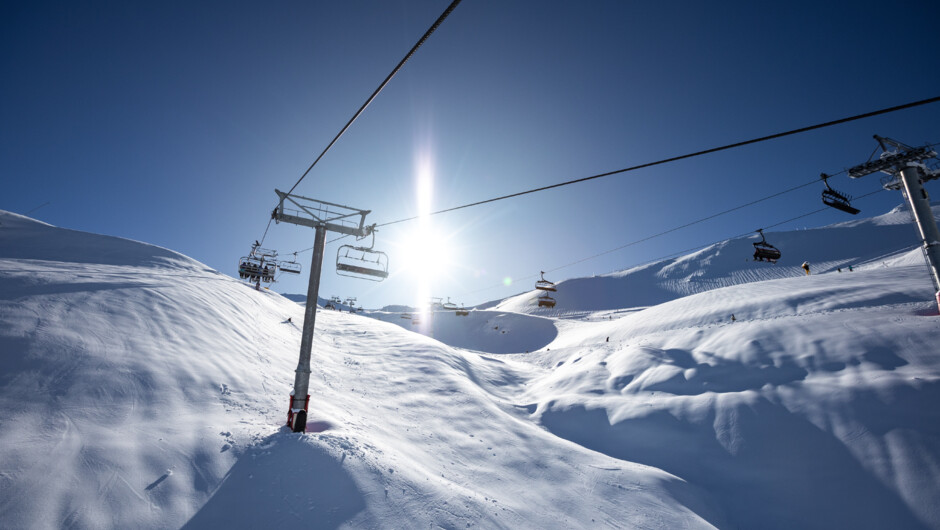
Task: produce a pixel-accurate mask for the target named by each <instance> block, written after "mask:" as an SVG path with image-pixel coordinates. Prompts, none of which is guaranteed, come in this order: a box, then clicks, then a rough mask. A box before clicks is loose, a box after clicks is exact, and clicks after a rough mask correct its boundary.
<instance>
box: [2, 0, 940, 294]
mask: <svg viewBox="0 0 940 530" xmlns="http://www.w3.org/2000/svg"><path fill="white" fill-rule="evenodd" d="M448 3H449V2H447V1H446V0H441V1H437V0H435V1H423V0H422V1H418V0H402V1H391V0H385V1H382V2H332V3H323V2H266V3H257V2H152V3H142V2H93V3H74V2H62V3H45V2H28V3H19V4H12V3H5V4H4V5H3V7H2V10H3V11H2V14H0V68H2V71H3V72H4V75H3V79H2V81H0V96H2V97H0V175H2V178H3V182H4V193H3V194H2V195H0V198H2V199H0V208H2V209H5V210H10V211H14V212H17V213H24V214H25V213H27V212H30V211H32V213H31V214H30V215H31V216H33V217H36V218H38V219H40V220H43V221H46V222H49V223H52V224H55V225H58V226H63V227H67V228H74V229H79V230H86V231H91V232H97V233H103V234H110V235H117V236H122V237H127V238H131V239H136V240H140V241H146V242H149V243H154V244H157V245H161V246H165V247H168V248H172V249H174V250H177V251H180V252H183V253H185V254H187V255H189V256H192V257H194V258H196V259H198V260H200V261H202V262H204V263H206V264H208V265H210V266H212V267H214V268H216V269H219V270H220V271H222V272H225V273H227V274H231V275H235V266H236V263H237V260H238V258H239V257H240V256H242V255H244V254H245V253H246V252H247V251H248V250H249V246H250V244H251V242H253V241H254V240H256V239H259V238H261V236H262V234H263V233H264V230H265V226H266V224H267V220H268V215H269V212H270V210H271V209H272V208H273V207H274V206H275V205H276V202H277V199H276V196H275V194H274V189H275V188H279V189H282V190H287V189H289V188H290V187H291V186H292V185H293V184H294V182H296V181H297V179H298V178H299V177H300V175H301V174H302V173H303V172H304V170H305V169H306V168H307V167H308V166H309V165H310V164H311V163H312V162H313V160H314V159H315V158H316V157H317V155H319V154H320V152H321V151H322V150H323V149H324V148H325V147H326V145H327V144H328V143H329V141H330V140H331V139H332V138H333V137H334V136H335V135H336V133H337V132H339V130H340V129H341V128H342V126H343V125H344V124H345V123H346V121H347V120H348V119H349V118H350V117H351V116H352V115H353V113H354V112H355V111H356V109H358V108H359V106H360V105H361V104H362V103H363V102H364V101H365V100H366V98H367V97H368V96H369V94H371V93H372V91H373V90H374V89H375V88H376V87H377V86H378V84H379V82H380V81H381V80H382V79H384V78H385V76H386V75H387V74H388V73H389V72H390V71H391V69H392V68H393V67H394V65H395V64H397V63H398V61H399V60H400V59H401V58H402V57H403V56H404V54H405V53H406V52H407V50H408V49H409V48H410V47H411V46H412V45H413V44H414V43H415V42H416V41H417V39H418V37H420V36H421V34H422V33H424V31H425V30H426V29H427V28H428V27H429V26H430V24H431V23H432V22H433V21H434V20H435V19H436V18H437V17H438V15H439V14H440V13H441V12H442V11H443V10H444V8H445V7H446V6H447V4H448ZM937 20H940V4H938V3H937V2H931V1H912V2H893V3H891V4H890V5H889V4H884V3H875V2H850V3H843V2H838V3H837V2H824V3H818V2H786V3H763V2H723V3H720V4H718V3H703V2H620V1H591V2H560V1H559V2H556V1H547V2H504V1H495V0H494V1H488V0H465V1H464V2H463V3H461V5H460V6H458V7H457V9H456V10H455V11H454V12H453V14H452V15H451V16H450V18H448V19H447V20H446V21H445V22H444V24H443V25H442V26H441V27H440V28H439V29H438V31H437V32H436V33H435V34H434V35H433V36H432V37H431V38H430V39H429V40H428V42H427V43H426V44H425V45H424V46H423V47H422V48H421V49H419V50H418V52H417V53H416V54H415V55H414V57H413V58H412V59H411V60H410V61H409V62H408V63H407V64H406V65H405V67H404V68H403V69H402V70H401V72H399V74H398V75H397V76H396V77H395V78H394V79H393V80H392V81H391V83H390V84H389V85H388V87H387V88H386V89H385V90H384V91H383V92H382V93H381V94H380V95H379V96H378V97H377V98H376V100H375V101H374V102H373V103H372V105H371V106H370V107H369V108H368V109H367V110H366V111H365V113H364V114H363V115H362V116H361V117H360V118H359V120H358V121H357V122H356V123H355V124H353V125H352V127H351V128H350V129H349V131H348V132H347V133H346V134H345V135H344V136H343V137H342V138H341V139H340V140H339V142H337V144H336V145H335V146H334V147H333V149H331V150H330V152H329V153H327V154H326V156H325V157H324V158H323V159H322V160H321V161H320V163H319V164H318V165H317V166H316V167H315V168H314V169H313V171H311V173H310V174H309V176H307V178H306V179H305V180H304V181H303V182H302V183H301V184H300V186H298V188H297V189H296V191H295V193H299V194H301V195H304V196H308V197H313V198H317V199H322V200H326V201H330V202H335V203H341V204H346V205H349V206H353V207H357V208H362V209H369V210H372V213H371V214H370V216H369V217H368V221H369V222H376V223H379V224H382V223H387V222H391V221H396V220H399V219H402V218H406V217H411V216H413V215H416V214H417V213H418V211H419V210H418V208H419V206H418V198H417V197H418V193H417V182H418V174H419V173H420V171H421V168H425V170H426V171H427V172H428V173H429V174H430V175H431V180H432V181H433V189H432V192H431V197H432V201H431V206H430V207H431V209H432V210H438V209H444V208H448V207H452V206H457V205H461V204H466V203H470V202H474V201H478V200H484V199H487V198H491V197H496V196H500V195H505V194H509V193H513V192H517V191H523V190H526V189H529V188H534V187H539V186H544V185H549V184H554V183H557V182H562V181H566V180H571V179H575V178H580V177H584V176H589V175H593V174H597V173H602V172H606V171H612V170H617V169H621V168H625V167H629V166H632V165H636V164H641V163H644V162H650V161H654V160H658V159H662V158H666V157H671V156H676V155H681V154H685V153H689V152H693V151H698V150H702V149H707V148H710V147H715V146H719V145H724V144H728V143H733V142H737V141H742V140H748V139H751V138H755V137H759V136H764V135H769V134H773V133H776V132H781V131H786V130H790V129H795V128H798V127H803V126H806V125H811V124H815V123H819V122H824V121H829V120H834V119H838V118H842V117H846V116H851V115H855V114H860V113H864V112H868V111H872V110H876V109H880V108H884V107H889V106H893V105H899V104H903V103H907V102H910V101H915V100H921V99H926V98H930V97H934V96H937V95H940V73H938V70H937V64H938V60H940V34H938V33H937V32H936V28H935V23H936V21H937ZM938 123H940V103H934V104H931V105H928V106H924V107H919V108H916V109H912V110H906V111H901V112H897V113H894V114H891V115H885V116H880V117H876V118H871V119H866V120H862V121H858V122H854V123H851V124H846V125H839V126H835V127H831V128H828V129H823V130H818V131H813V132H809V133H805V134H801V135H797V136H792V137H788V138H784V139H780V140H774V141H769V142H765V143H762V144H759V145H753V146H747V147H743V148H739V149H734V150H730V151H726V152H722V153H717V154H712V155H706V156H703V157H699V158H695V159H691V160H685V161H681V162H677V163H672V164H667V165H663V166H659V167H655V168H650V169H645V170H640V171H636V172H631V173H626V174H621V175H616V176H612V177H607V178H604V179H599V180H594V181H591V182H587V183H584V184H578V185H573V186H567V187H563V188H559V189H555V190H551V191H546V192H542V193H537V194H532V195H527V196H524V197H521V198H518V199H511V200H507V201H501V202H497V203H493V204H489V205H485V206H480V207H475V208H469V209H466V210H461V211H458V212H453V213H448V214H443V215H439V216H434V217H431V218H429V219H428V220H427V221H426V222H425V223H419V222H417V221H413V222H408V223H400V224H396V225H392V226H389V227H386V228H384V229H381V230H380V231H379V233H378V237H377V241H376V248H379V249H382V250H384V251H386V252H387V253H388V254H389V261H390V268H391V272H392V276H391V278H389V280H387V281H385V282H382V283H380V284H376V283H371V282H364V281H357V280H351V279H346V278H342V277H338V276H336V275H335V273H334V267H333V260H334V259H335V253H336V248H337V246H338V245H339V243H333V244H331V245H330V246H328V247H327V254H326V255H327V259H326V263H325V266H324V270H323V274H322V284H321V293H320V294H321V295H323V296H326V297H329V296H330V295H339V296H343V297H346V296H356V297H358V299H359V301H360V302H362V303H363V304H364V305H365V306H366V307H381V306H383V305H386V304H393V303H414V302H416V301H417V300H416V298H419V297H423V296H425V294H427V295H433V296H441V297H448V296H449V297H451V298H452V300H454V301H457V302H464V303H466V304H468V305H469V304H476V303H481V302H484V301H486V300H491V299H495V298H501V297H503V296H507V295H510V294H514V293H517V292H520V291H524V290H528V289H530V288H531V286H532V281H533V280H532V279H531V278H530V277H531V276H532V275H537V273H538V271H539V270H552V269H558V268H559V267H563V266H565V265H568V264H570V263H573V262H576V261H579V260H581V259H582V258H586V257H588V256H592V255H595V254H598V253H602V252H604V251H607V250H609V249H613V248H616V247H619V246H621V245H625V244H627V243H630V242H632V241H635V240H638V239H642V238H644V237H647V236H649V235H652V234H655V233H658V232H661V231H664V230H668V229H670V228H673V227H675V226H678V225H682V224H685V223H687V222H690V221H693V220H695V219H699V218H702V217H706V216H708V215H711V214H713V213H716V212H719V211H722V210H725V209H728V208H732V207H734V206H738V205H740V204H743V203H746V202H749V201H751V200H755V199H758V198H761V197H764V196H767V195H770V194H772V193H775V192H777V191H781V190H784V189H787V188H790V187H793V186H796V185H799V184H802V183H805V182H809V181H811V180H813V179H814V178H816V177H818V175H819V173H820V172H827V173H836V172H839V171H841V170H842V169H844V168H846V167H848V166H851V165H854V164H857V163H860V162H863V161H864V160H866V159H867V158H868V156H869V155H870V154H871V152H872V150H873V149H874V148H875V145H876V144H875V142H874V141H873V140H872V138H871V136H872V134H880V135H884V136H889V137H892V138H896V139H898V140H901V141H904V142H907V143H909V144H924V143H927V142H940V126H938ZM832 185H833V187H835V188H837V189H839V190H841V191H844V192H847V193H850V194H852V195H856V196H858V195H863V194H865V193H868V192H870V191H874V190H877V189H878V188H879V185H878V181H877V177H874V176H873V177H869V178H867V179H862V180H858V181H850V180H849V179H847V178H846V177H845V175H840V176H838V177H837V178H835V179H834V180H833V181H832ZM931 186H932V184H928V189H929V190H930V189H931ZM821 189H822V184H821V183H820V184H819V185H818V186H810V187H807V188H803V189H801V190H799V191H796V192H793V193H789V194H786V195H784V196H781V197H779V198H776V199H773V200H770V201H766V202H763V203H761V204H760V205H757V206H751V207H748V208H745V209H742V210H739V211H736V212H734V213H732V214H729V215H726V216H722V217H719V218H717V219H713V220H710V221H707V222H704V223H700V224H697V225H695V226H692V227H689V228H686V229H683V230H679V231H676V232H674V233H671V234H669V235H667V236H664V237H660V238H656V239H653V240H650V241H648V242H645V243H641V244H638V245H633V246H630V247H628V248H625V249H623V250H620V251H617V252H612V253H609V254H606V255H604V256H602V257H600V258H596V259H592V260H588V261H584V262H582V263H579V264H576V265H572V266H567V267H563V268H560V269H558V270H556V271H555V272H553V273H551V274H549V275H548V276H549V277H550V278H551V279H554V280H556V281H557V280H562V279H564V278H569V277H578V276H584V275H590V274H594V273H597V274H600V273H606V272H610V271H613V270H619V269H623V268H627V267H630V266H633V265H636V264H639V263H643V262H646V261H649V260H651V259H654V258H658V257H661V256H665V255H668V254H671V253H673V252H677V251H680V250H683V249H687V248H690V247H694V246H697V245H703V244H706V243H711V242H714V241H718V240H721V239H724V238H726V237H730V236H735V235H738V234H741V233H744V232H747V231H749V230H754V229H756V228H760V227H764V226H769V225H773V224H776V223H778V222H779V221H782V220H785V219H789V218H792V217H795V216H797V215H800V214H802V213H806V212H810V211H812V210H814V209H817V208H819V207H820V206H821V203H820V201H819V192H820V190H821ZM931 191H933V190H931ZM935 193H937V192H935ZM900 201H901V197H900V195H899V194H897V193H888V192H884V193H880V194H877V195H875V196H872V197H869V198H867V199H864V200H863V201H860V202H858V203H857V204H856V205H857V206H858V207H860V208H861V209H862V210H863V213H862V215H871V214H876V213H882V212H883V211H886V210H888V209H890V208H891V207H893V206H895V205H897V204H898V203H899V202H900ZM47 203H48V204H47ZM848 217H849V216H847V215H846V214H844V213H841V212H838V211H835V210H833V211H831V212H825V213H821V214H817V215H814V216H812V217H807V218H805V219H801V220H800V221H797V222H794V223H790V224H788V225H784V226H780V227H778V228H776V229H777V230H790V229H797V228H802V227H813V226H821V225H825V224H830V223H833V222H837V221H840V220H845V219H847V218H848ZM422 230H424V232H422ZM422 233H423V234H425V238H424V241H425V242H426V243H429V244H430V245H431V246H432V248H430V249H420V248H416V245H417V244H416V243H415V242H414V240H415V239H416V238H417V236H418V235H419V234H422ZM912 234H913V228H912ZM912 237H913V235H912ZM771 238H772V231H771V232H770V235H769V239H771ZM331 239H332V237H331ZM312 241H313V230H311V229H307V228H302V227H297V226H293V225H284V224H281V225H272V226H271V228H270V230H269V231H268V234H267V237H266V239H265V246H267V247H272V248H275V249H277V250H278V251H280V252H281V254H282V255H285V254H289V253H290V252H293V251H295V250H301V249H306V248H309V247H310V246H312ZM833 244H836V245H837V244H839V242H833ZM781 250H782V252H783V254H784V261H785V262H786V261H787V260H789V261H792V262H794V263H800V262H802V261H803V259H806V258H807V257H804V256H789V255H787V252H786V249H781ZM421 256H424V257H423V258H421V259H418V258H420V257H421ZM298 257H299V259H300V260H302V261H303V264H304V269H305V270H304V273H303V274H301V275H300V276H299V277H286V276H282V277H281V281H279V282H278V283H276V284H274V285H273V287H272V288H273V289H274V290H277V291H279V292H288V293H298V292H301V293H302V292H306V282H307V273H306V268H307V267H308V266H309V259H310V252H305V253H301V254H300V255H299V256H298ZM744 258H746V256H742V259H744ZM506 278H512V279H514V281H513V283H512V284H511V285H508V286H507V285H505V284H504V282H505V279H506Z"/></svg>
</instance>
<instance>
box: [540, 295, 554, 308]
mask: <svg viewBox="0 0 940 530" xmlns="http://www.w3.org/2000/svg"><path fill="white" fill-rule="evenodd" d="M539 307H555V299H554V298H552V297H551V296H549V294H548V293H543V294H542V296H540V297H539Z"/></svg>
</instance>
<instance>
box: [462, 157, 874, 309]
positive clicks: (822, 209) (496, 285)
mask: <svg viewBox="0 0 940 530" xmlns="http://www.w3.org/2000/svg"><path fill="white" fill-rule="evenodd" d="M840 173H842V172H840ZM837 174H838V173H837ZM813 182H817V180H815V179H814V180H813ZM804 186H806V184H803V185H801V186H799V187H804ZM883 191H885V189H884V188H879V189H877V190H875V191H872V192H869V193H866V194H864V195H860V196H859V197H857V198H856V200H858V199H864V198H865V197H869V196H871V195H875V194H876V193H881V192H883ZM829 209H830V208H828V207H826V208H819V209H818V210H813V211H811V212H807V213H804V214H801V215H798V216H796V217H791V218H790V219H786V220H784V221H780V222H777V223H774V224H772V225H767V226H765V227H764V228H763V229H762V230H767V229H770V228H775V227H777V226H780V225H784V224H787V223H791V222H793V221H796V220H798V219H802V218H804V217H809V216H811V215H816V214H818V213H820V212H824V211H827V210H829ZM729 211H730V210H729ZM716 215H717V214H716ZM706 219H710V217H707V218H705V219H701V220H699V221H695V222H693V223H689V224H688V225H684V226H691V225H692V224H695V223H697V222H701V221H704V220H706ZM678 228H682V227H678ZM678 228H675V229H672V230H667V231H664V232H662V233H660V234H657V235H653V236H649V237H647V238H645V239H641V240H639V241H634V242H631V243H627V244H626V245H622V246H620V247H617V248H615V249H611V250H607V251H604V252H600V253H598V254H594V255H593V256H589V257H586V258H582V259H579V260H577V261H572V262H571V263H566V264H564V265H560V266H558V267H555V268H554V269H551V270H548V271H545V272H555V271H559V270H561V269H565V268H568V267H571V266H573V265H577V264H579V263H583V262H585V261H589V260H592V259H594V258H598V257H600V256H604V255H606V254H610V253H611V252H615V251H617V250H621V249H623V248H626V247H629V246H631V245H634V244H637V243H640V242H642V241H646V240H648V239H652V238H654V237H658V236H660V235H664V234H668V233H670V232H673V231H675V230H678ZM753 233H754V232H753V231H751V232H744V233H742V234H738V235H736V236H731V237H726V238H724V239H721V240H718V241H715V242H712V243H708V244H705V245H699V246H695V247H692V248H688V249H685V250H680V251H678V252H673V253H671V254H666V255H665V256H661V257H658V258H653V259H651V260H647V261H645V262H643V263H640V264H637V265H632V266H630V267H627V268H635V267H642V266H643V265H648V264H650V263H656V262H657V261H662V260H664V259H668V258H671V257H673V256H679V255H683V254H687V253H689V252H693V251H696V250H700V249H703V248H706V247H710V246H712V245H715V244H717V243H721V242H722V241H728V240H731V239H738V238H741V237H745V236H749V235H752V234H753ZM536 276H538V275H536V274H532V275H529V276H525V277H521V278H516V279H514V282H516V281H519V282H521V281H524V280H528V279H531V278H535V277H536ZM503 285H504V284H502V283H500V284H494V285H491V286H489V287H484V288H482V289H476V290H474V291H469V292H466V293H464V294H463V296H468V295H471V294H476V293H479V292H483V291H488V290H490V289H495V288H497V287H503Z"/></svg>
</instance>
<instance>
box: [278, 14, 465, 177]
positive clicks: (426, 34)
mask: <svg viewBox="0 0 940 530" xmlns="http://www.w3.org/2000/svg"><path fill="white" fill-rule="evenodd" d="M459 3H460V0H454V1H453V2H451V3H450V5H449V6H447V9H445V10H444V12H443V13H441V16H439V17H437V20H435V21H434V24H431V27H430V28H428V30H427V31H426V32H424V35H422V36H421V38H420V39H418V42H417V43H415V45H414V46H412V48H411V50H409V51H408V54H407V55H405V57H404V58H403V59H402V60H401V61H399V63H398V65H397V66H395V68H394V69H393V70H392V72H391V73H390V74H388V76H387V77H386V78H385V80H384V81H382V83H381V84H380V85H379V87H378V88H376V89H375V91H374V92H372V95H371V96H369V99H367V100H366V102H365V103H363V104H362V106H361V107H359V110H357V111H356V113H355V114H353V117H352V118H350V119H349V121H348V122H346V125H344V126H343V128H342V129H341V130H340V131H339V134H337V135H336V136H335V137H334V138H333V140H332V141H331V142H330V143H329V145H327V146H326V149H324V150H323V152H322V153H320V156H318V157H317V159H316V160H314V161H313V163H312V164H310V167H308V168H307V170H306V171H304V173H303V175H301V176H300V178H299V179H297V182H296V183H294V185H293V186H292V187H291V189H290V190H289V191H288V192H287V194H288V195H290V194H291V193H293V191H294V189H295V188H297V186H298V185H299V184H300V182H301V181H303V179H304V178H305V177H306V176H307V174H308V173H310V170H312V169H313V166H315V165H317V162H319V161H320V159H321V158H323V155H325V154H326V152H327V151H329V150H330V148H331V147H333V144H335V143H336V141H337V140H339V138H340V136H342V135H343V134H344V133H345V132H346V129H348V128H349V126H350V125H352V124H353V122H354V121H356V119H357V118H359V115H360V114H362V113H363V111H365V110H366V107H368V106H369V105H370V104H371V103H372V100H374V99H375V97H376V96H378V95H379V92H381V91H382V89H384V88H385V85H387V84H388V82H389V81H391V80H392V78H393V77H395V74H397V73H398V71H399V70H401V68H402V66H404V65H405V63H406V62H408V59H411V56H412V55H414V54H415V52H416V51H417V50H418V48H420V47H421V45H422V44H424V42H425V41H426V40H428V37H430V36H431V34H432V33H434V31H435V30H436V29H437V28H438V26H440V25H441V23H443V22H444V19H446V18H447V17H448V15H450V14H451V12H453V11H454V9H455V8H456V7H457V4H459Z"/></svg>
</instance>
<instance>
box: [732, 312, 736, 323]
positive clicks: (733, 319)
mask: <svg viewBox="0 0 940 530" xmlns="http://www.w3.org/2000/svg"><path fill="white" fill-rule="evenodd" d="M735 320H737V319H736V318H734V313H731V323H732V324H734V321H735Z"/></svg>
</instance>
